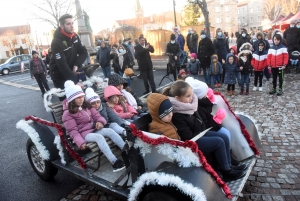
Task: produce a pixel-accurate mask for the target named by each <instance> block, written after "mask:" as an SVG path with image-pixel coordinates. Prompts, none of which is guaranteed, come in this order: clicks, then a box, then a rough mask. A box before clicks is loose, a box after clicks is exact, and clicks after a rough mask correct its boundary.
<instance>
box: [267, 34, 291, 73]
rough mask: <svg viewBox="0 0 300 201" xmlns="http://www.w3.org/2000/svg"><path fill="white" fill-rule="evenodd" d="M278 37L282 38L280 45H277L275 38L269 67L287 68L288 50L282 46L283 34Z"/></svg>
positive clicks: (270, 50)
mask: <svg viewBox="0 0 300 201" xmlns="http://www.w3.org/2000/svg"><path fill="white" fill-rule="evenodd" d="M278 35H279V36H280V42H279V44H278V45H275V43H274V36H273V37H272V40H273V46H272V47H271V48H270V49H269V51H268V59H267V65H268V66H271V67H272V68H278V67H281V66H286V65H287V64H288V59H289V55H288V52H287V48H286V47H285V46H284V45H283V44H282V34H278Z"/></svg>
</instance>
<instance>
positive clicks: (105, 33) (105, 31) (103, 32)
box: [97, 29, 112, 40]
mask: <svg viewBox="0 0 300 201" xmlns="http://www.w3.org/2000/svg"><path fill="white" fill-rule="evenodd" d="M111 34H112V32H111V31H110V30H109V29H103V30H101V31H99V32H98V34H97V35H98V36H100V37H101V38H102V39H103V40H109V38H110V37H111Z"/></svg>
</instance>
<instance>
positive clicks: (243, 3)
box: [237, 0, 251, 7]
mask: <svg viewBox="0 0 300 201" xmlns="http://www.w3.org/2000/svg"><path fill="white" fill-rule="evenodd" d="M250 1H251V0H245V1H241V2H239V3H238V4H237V7H242V6H245V5H247V4H248V3H250Z"/></svg>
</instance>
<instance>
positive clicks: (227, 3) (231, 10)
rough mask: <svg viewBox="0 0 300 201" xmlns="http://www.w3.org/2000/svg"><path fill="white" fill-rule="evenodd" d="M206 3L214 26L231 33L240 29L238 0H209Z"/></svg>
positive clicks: (211, 23)
mask: <svg viewBox="0 0 300 201" xmlns="http://www.w3.org/2000/svg"><path fill="white" fill-rule="evenodd" d="M206 3H207V8H208V11H209V20H210V25H211V26H212V27H215V28H221V29H222V30H223V32H224V31H226V32H228V33H229V34H231V33H234V32H236V31H237V30H238V23H237V21H238V17H237V5H238V1H237V0H208V1H207V2H206ZM214 36H215V33H214ZM214 36H212V37H214Z"/></svg>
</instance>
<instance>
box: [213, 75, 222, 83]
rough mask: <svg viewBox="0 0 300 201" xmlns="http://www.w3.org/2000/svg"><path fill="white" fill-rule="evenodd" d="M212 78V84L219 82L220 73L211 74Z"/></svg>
mask: <svg viewBox="0 0 300 201" xmlns="http://www.w3.org/2000/svg"><path fill="white" fill-rule="evenodd" d="M213 78H214V84H220V82H221V75H220V74H216V75H215V74H213Z"/></svg>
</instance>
